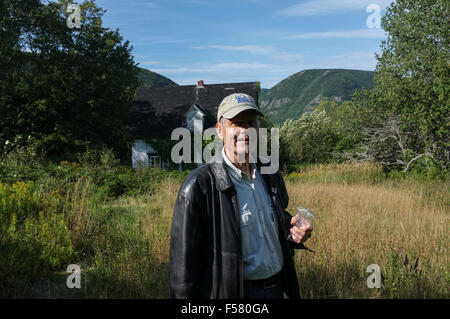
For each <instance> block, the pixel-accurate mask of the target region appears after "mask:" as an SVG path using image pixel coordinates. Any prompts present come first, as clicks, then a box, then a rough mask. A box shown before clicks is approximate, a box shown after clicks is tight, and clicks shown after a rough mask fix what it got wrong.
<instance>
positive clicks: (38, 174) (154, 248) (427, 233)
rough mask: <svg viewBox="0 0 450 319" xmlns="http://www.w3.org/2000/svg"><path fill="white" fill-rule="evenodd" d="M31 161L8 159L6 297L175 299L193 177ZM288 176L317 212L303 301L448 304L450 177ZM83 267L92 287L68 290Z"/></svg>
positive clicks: (341, 172)
mask: <svg viewBox="0 0 450 319" xmlns="http://www.w3.org/2000/svg"><path fill="white" fill-rule="evenodd" d="M91 155H92V154H91ZM8 165H10V166H12V167H13V169H12V170H9V169H8ZM23 165H24V164H20V163H19V164H18V163H16V162H14V161H12V160H10V159H9V160H8V161H4V162H0V172H3V174H4V175H3V176H1V177H4V178H3V179H2V180H0V182H1V183H0V212H1V227H2V228H1V234H0V235H1V236H0V246H1V248H2V249H1V251H0V254H1V256H0V270H1V272H0V279H1V284H0V288H1V289H0V293H1V296H2V297H7V298H21V297H40V298H168V297H169V269H168V260H169V242H170V227H171V222H172V212H173V207H174V204H175V199H176V195H177V192H178V190H179V187H180V184H181V182H182V180H183V179H184V178H185V176H186V174H187V172H185V173H182V174H179V173H175V172H173V173H166V172H163V171H155V170H152V169H144V170H139V171H133V170H130V169H127V168H122V167H119V166H117V165H118V164H117V163H115V161H114V160H111V159H110V160H108V156H106V157H105V158H104V159H103V160H102V161H99V163H98V164H95V160H91V161H90V162H89V161H86V160H84V161H80V163H60V164H52V165H49V166H44V165H42V164H40V163H35V164H33V165H35V170H28V171H20V169H19V168H20V167H22V166H23ZM8 171H12V172H16V171H20V174H17V176H19V178H20V179H21V180H24V181H23V182H17V181H16V180H14V178H17V176H16V177H14V175H11V174H9V173H7V172H8ZM14 174H16V173H14ZM26 180H28V181H26ZM285 180H286V185H287V189H288V193H289V197H290V204H289V207H288V211H290V212H292V213H294V212H295V208H296V207H297V206H298V205H303V206H307V207H309V208H310V209H311V210H312V211H313V212H314V214H315V216H316V218H315V220H314V232H313V236H312V237H311V239H310V240H309V241H308V242H307V246H308V247H310V248H311V249H313V250H315V251H316V253H311V252H307V251H297V252H296V255H295V261H296V268H297V272H298V278H299V283H300V288H301V295H302V297H303V298H448V297H449V292H448V287H449V286H450V272H449V270H448V269H449V252H448V244H447V243H448V241H449V234H448V231H449V228H448V222H449V207H450V202H449V199H450V196H449V195H450V188H449V187H450V186H449V183H448V181H439V180H428V179H426V180H420V179H417V178H409V177H407V178H404V177H402V176H400V175H397V176H390V177H389V176H386V175H385V174H384V173H383V172H382V170H381V168H380V167H379V166H376V165H365V166H364V165H363V166H357V167H354V166H351V165H345V164H344V165H335V164H332V165H317V166H311V167H307V168H303V169H301V170H300V171H298V172H296V173H293V174H290V175H289V176H286V178H285ZM25 181H26V182H25ZM72 263H74V264H78V265H80V266H81V268H82V288H81V289H68V288H67V287H66V279H67V276H68V274H66V273H65V269H66V267H67V265H68V264H72ZM370 264H377V265H379V266H380V268H381V272H382V276H383V283H382V287H381V288H380V289H369V288H367V286H366V279H367V277H368V276H369V275H370V273H367V272H366V269H367V266H369V265H370Z"/></svg>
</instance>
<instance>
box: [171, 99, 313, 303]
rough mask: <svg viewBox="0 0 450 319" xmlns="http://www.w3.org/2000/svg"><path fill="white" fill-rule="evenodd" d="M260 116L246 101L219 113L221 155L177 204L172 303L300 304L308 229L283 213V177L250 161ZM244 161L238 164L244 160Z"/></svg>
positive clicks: (227, 103) (199, 172)
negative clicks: (301, 253) (298, 267)
mask: <svg viewBox="0 0 450 319" xmlns="http://www.w3.org/2000/svg"><path fill="white" fill-rule="evenodd" d="M260 115H261V116H263V114H262V113H261V111H260V110H259V109H258V108H257V106H256V104H255V102H254V99H253V98H252V97H251V96H249V95H246V94H232V95H229V96H227V97H226V98H225V99H224V100H223V101H222V103H221V104H220V106H219V109H218V112H217V124H216V131H217V135H218V136H219V137H220V139H222V140H223V144H224V145H223V148H222V150H221V151H220V152H217V154H215V156H214V158H213V160H212V161H211V162H210V163H208V164H205V165H203V166H202V167H199V168H197V169H195V170H194V171H192V172H191V173H190V174H189V176H188V177H187V178H186V180H185V181H184V183H183V184H182V186H181V189H180V191H179V193H178V197H177V200H176V204H175V208H174V213H173V220H172V234H171V242H170V288H171V295H172V297H173V298H249V299H253V298H258V299H266V298H267V299H272V298H273V299H279V298H283V297H284V295H283V294H286V296H287V297H288V298H299V287H298V281H297V275H296V271H295V265H294V261H293V255H294V249H305V248H306V247H305V246H304V245H303V242H304V241H305V240H306V239H308V238H309V237H310V235H311V231H312V227H311V225H309V224H307V225H301V224H298V223H295V220H294V218H293V217H292V216H291V215H290V214H289V213H287V212H286V211H285V210H284V209H285V208H286V207H287V205H288V199H289V198H288V194H287V191H286V187H285V184H284V181H283V178H282V176H281V174H280V173H279V172H276V173H274V174H261V170H260V168H261V167H262V165H269V164H267V163H266V164H262V163H261V162H260V161H259V160H258V161H257V163H250V161H249V158H250V157H249V142H251V139H249V136H248V134H247V133H248V130H250V129H252V128H253V129H255V130H257V129H258V123H259V122H258V116H260ZM240 159H241V160H240Z"/></svg>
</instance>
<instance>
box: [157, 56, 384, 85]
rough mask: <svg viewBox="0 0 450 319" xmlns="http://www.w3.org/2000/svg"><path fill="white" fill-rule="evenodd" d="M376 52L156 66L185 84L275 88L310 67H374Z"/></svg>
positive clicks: (173, 78) (158, 69) (369, 68)
mask: <svg viewBox="0 0 450 319" xmlns="http://www.w3.org/2000/svg"><path fill="white" fill-rule="evenodd" d="M376 62H377V61H376V59H375V53H374V52H368V51H360V52H359V51H358V52H349V53H345V54H339V55H331V56H324V57H322V58H318V57H317V56H312V55H308V56H304V57H303V58H302V59H296V60H290V61H281V60H273V61H272V62H271V63H261V62H251V63H243V62H236V61H235V62H222V63H192V64H187V65H168V66H167V67H163V66H160V67H158V68H152V71H153V72H157V73H159V74H162V75H164V76H166V77H169V78H170V79H172V80H173V81H175V82H176V83H178V84H181V85H193V84H195V83H197V81H198V80H204V81H205V83H232V82H247V81H259V82H261V87H263V88H271V87H273V86H274V85H275V84H277V83H278V82H280V81H281V80H283V79H285V78H287V77H288V76H290V75H292V74H294V73H296V72H299V71H302V70H307V69H356V70H374V69H375V66H376Z"/></svg>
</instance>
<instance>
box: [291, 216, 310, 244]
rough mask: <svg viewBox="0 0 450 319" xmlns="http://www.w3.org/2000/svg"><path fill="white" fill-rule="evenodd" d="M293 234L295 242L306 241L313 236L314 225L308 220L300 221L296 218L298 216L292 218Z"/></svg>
mask: <svg viewBox="0 0 450 319" xmlns="http://www.w3.org/2000/svg"><path fill="white" fill-rule="evenodd" d="M291 226H292V227H291V229H290V231H291V235H292V239H293V240H294V242H296V243H297V244H301V243H304V242H305V241H307V240H308V238H309V237H311V232H312V230H313V227H312V225H311V224H309V223H308V222H306V223H305V222H304V223H300V221H299V220H298V219H297V218H296V216H294V217H292V219H291Z"/></svg>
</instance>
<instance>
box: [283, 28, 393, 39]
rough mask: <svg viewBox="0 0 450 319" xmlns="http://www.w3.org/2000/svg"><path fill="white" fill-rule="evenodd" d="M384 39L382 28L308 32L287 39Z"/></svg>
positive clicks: (384, 34)
mask: <svg viewBox="0 0 450 319" xmlns="http://www.w3.org/2000/svg"><path fill="white" fill-rule="evenodd" d="M325 38H335V39H384V38H386V33H385V32H384V31H383V30H381V29H362V30H347V31H327V32H307V33H300V34H295V35H291V36H287V37H286V39H325Z"/></svg>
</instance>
